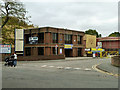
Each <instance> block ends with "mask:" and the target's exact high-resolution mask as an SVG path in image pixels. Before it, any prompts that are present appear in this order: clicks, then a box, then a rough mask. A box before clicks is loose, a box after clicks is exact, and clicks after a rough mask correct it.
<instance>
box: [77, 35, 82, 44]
mask: <svg viewBox="0 0 120 90" xmlns="http://www.w3.org/2000/svg"><path fill="white" fill-rule="evenodd" d="M78 44H82V36H78Z"/></svg>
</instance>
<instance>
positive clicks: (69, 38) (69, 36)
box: [64, 34, 72, 44]
mask: <svg viewBox="0 0 120 90" xmlns="http://www.w3.org/2000/svg"><path fill="white" fill-rule="evenodd" d="M64 37H65V38H64V39H65V44H72V35H69V34H65V36H64Z"/></svg>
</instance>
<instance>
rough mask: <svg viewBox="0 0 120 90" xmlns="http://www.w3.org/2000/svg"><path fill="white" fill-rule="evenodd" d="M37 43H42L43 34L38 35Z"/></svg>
mask: <svg viewBox="0 0 120 90" xmlns="http://www.w3.org/2000/svg"><path fill="white" fill-rule="evenodd" d="M38 43H44V33H38Z"/></svg>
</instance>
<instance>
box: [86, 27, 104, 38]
mask: <svg viewBox="0 0 120 90" xmlns="http://www.w3.org/2000/svg"><path fill="white" fill-rule="evenodd" d="M85 34H90V35H96V37H97V38H98V37H101V36H102V35H101V34H98V32H97V31H96V30H92V29H89V30H87V31H85Z"/></svg>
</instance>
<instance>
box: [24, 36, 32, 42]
mask: <svg viewBox="0 0 120 90" xmlns="http://www.w3.org/2000/svg"><path fill="white" fill-rule="evenodd" d="M29 37H31V35H30V34H25V40H26V44H29Z"/></svg>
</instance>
